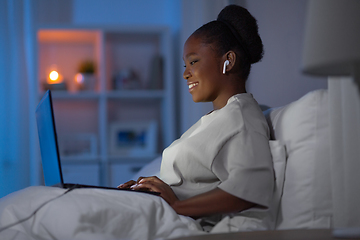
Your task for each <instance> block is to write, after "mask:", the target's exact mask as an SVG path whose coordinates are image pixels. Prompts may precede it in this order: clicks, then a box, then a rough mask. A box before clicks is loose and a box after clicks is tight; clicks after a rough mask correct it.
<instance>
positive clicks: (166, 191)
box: [125, 176, 179, 206]
mask: <svg viewBox="0 0 360 240" xmlns="http://www.w3.org/2000/svg"><path fill="white" fill-rule="evenodd" d="M130 182H131V181H130ZM127 183H129V182H127ZM127 183H125V184H127ZM130 188H131V189H134V190H144V189H146V190H149V191H153V192H159V193H160V196H161V197H162V198H163V199H164V200H165V201H166V202H167V203H168V204H169V205H170V206H172V205H173V204H174V203H175V202H177V201H178V200H179V199H178V198H177V197H176V195H175V193H174V192H173V190H172V189H171V187H170V186H169V185H167V184H166V183H164V182H163V181H162V180H160V179H159V178H158V177H156V176H153V177H140V178H139V179H138V181H137V183H136V184H134V185H132V186H131V187H130Z"/></svg>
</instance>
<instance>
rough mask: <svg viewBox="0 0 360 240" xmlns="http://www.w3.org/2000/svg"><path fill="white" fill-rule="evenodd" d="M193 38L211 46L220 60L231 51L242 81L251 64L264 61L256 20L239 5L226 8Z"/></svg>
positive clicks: (246, 76)
mask: <svg viewBox="0 0 360 240" xmlns="http://www.w3.org/2000/svg"><path fill="white" fill-rule="evenodd" d="M193 35H195V36H200V37H201V39H202V42H203V43H206V44H212V45H213V48H214V49H215V51H217V53H218V54H219V56H221V55H223V54H225V53H226V52H228V51H230V50H233V51H234V52H235V53H236V55H237V58H238V60H240V61H238V62H240V64H241V65H240V69H241V73H240V74H241V77H242V78H243V79H244V80H246V79H247V78H248V76H249V74H250V68H251V64H253V63H256V62H259V61H260V60H261V59H262V57H263V52H264V50H263V44H262V41H261V38H260V36H259V33H258V25H257V22H256V19H255V18H254V17H253V16H252V15H251V14H250V13H249V12H248V11H247V10H246V9H245V8H243V7H240V6H238V5H228V6H226V7H225V8H224V9H223V10H221V12H220V13H219V15H218V17H217V20H216V21H212V22H209V23H207V24H205V25H203V26H201V27H200V28H199V29H197V30H196V31H195V32H194V33H193Z"/></svg>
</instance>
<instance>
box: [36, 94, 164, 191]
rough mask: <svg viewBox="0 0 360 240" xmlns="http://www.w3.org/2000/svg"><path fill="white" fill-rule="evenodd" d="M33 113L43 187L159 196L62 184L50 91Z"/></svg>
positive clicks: (102, 187)
mask: <svg viewBox="0 0 360 240" xmlns="http://www.w3.org/2000/svg"><path fill="white" fill-rule="evenodd" d="M35 113H36V122H37V128H38V135H39V142H40V151H41V160H42V167H43V173H44V181H45V186H56V187H61V188H101V189H112V190H120V191H133V192H143V193H150V194H154V195H160V193H158V192H151V191H145V190H132V189H118V188H114V187H104V186H92V185H84V184H76V183H64V179H63V175H62V169H61V161H60V153H59V146H58V140H57V134H56V126H55V118H54V110H53V104H52V97H51V91H50V90H47V91H46V93H45V94H44V96H43V98H42V99H41V100H40V102H39V104H38V106H37V107H36V111H35Z"/></svg>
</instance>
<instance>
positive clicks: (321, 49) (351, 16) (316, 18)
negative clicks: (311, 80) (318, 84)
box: [302, 0, 360, 76]
mask: <svg viewBox="0 0 360 240" xmlns="http://www.w3.org/2000/svg"><path fill="white" fill-rule="evenodd" d="M307 14H308V15H307V19H306V20H307V22H306V25H305V26H306V28H305V36H304V37H305V38H304V49H303V63H302V70H303V72H304V73H308V74H313V75H325V76H339V75H340V76H341V75H342V76H344V75H353V74H354V70H355V68H357V67H359V66H360V1H359V0H346V1H344V0H309V1H308V12H307Z"/></svg>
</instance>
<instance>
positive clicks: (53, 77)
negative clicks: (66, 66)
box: [47, 67, 63, 84]
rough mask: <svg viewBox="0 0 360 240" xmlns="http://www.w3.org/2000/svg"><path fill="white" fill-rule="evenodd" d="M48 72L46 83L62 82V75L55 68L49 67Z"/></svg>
mask: <svg viewBox="0 0 360 240" xmlns="http://www.w3.org/2000/svg"><path fill="white" fill-rule="evenodd" d="M50 69H51V70H50V73H49V75H48V79H47V83H48V84H59V83H62V81H63V77H62V76H61V74H60V73H59V72H58V71H57V70H56V68H55V69H54V68H53V67H52V68H50Z"/></svg>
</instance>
